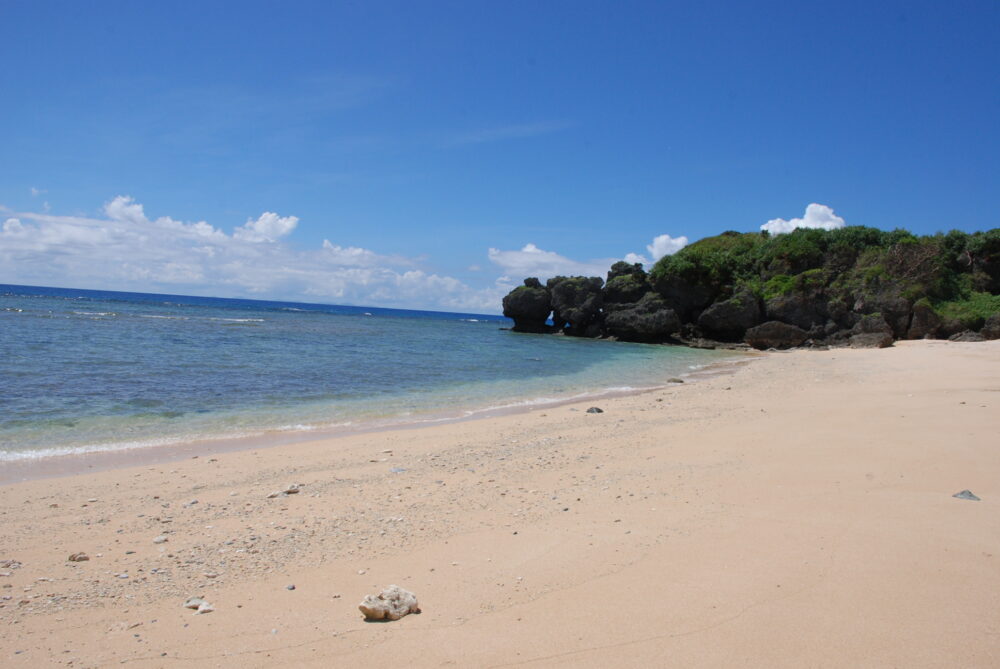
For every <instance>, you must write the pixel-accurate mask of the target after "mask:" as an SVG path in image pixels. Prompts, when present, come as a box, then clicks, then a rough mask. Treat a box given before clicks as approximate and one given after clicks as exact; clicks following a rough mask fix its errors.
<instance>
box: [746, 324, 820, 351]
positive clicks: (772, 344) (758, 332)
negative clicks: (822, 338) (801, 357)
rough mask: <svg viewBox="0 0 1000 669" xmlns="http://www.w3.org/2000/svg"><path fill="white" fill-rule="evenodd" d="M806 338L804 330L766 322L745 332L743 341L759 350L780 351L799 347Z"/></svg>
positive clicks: (794, 326) (789, 325) (788, 325)
mask: <svg viewBox="0 0 1000 669" xmlns="http://www.w3.org/2000/svg"><path fill="white" fill-rule="evenodd" d="M808 336H809V335H808V333H806V331H805V330H803V329H802V328H800V327H798V326H796V325H791V324H789V323H782V322H781V321H767V322H766V323H761V324H760V325H758V326H756V327H753V328H750V329H749V330H747V333H746V337H745V341H746V343H748V344H750V345H751V346H753V347H754V348H756V349H760V350H764V349H769V348H778V349H782V348H793V347H795V346H801V345H802V344H803V343H804V342H805V340H806V339H807V338H808Z"/></svg>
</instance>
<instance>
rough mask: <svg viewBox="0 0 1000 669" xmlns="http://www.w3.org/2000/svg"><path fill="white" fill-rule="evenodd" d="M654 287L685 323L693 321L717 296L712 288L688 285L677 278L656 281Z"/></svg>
mask: <svg viewBox="0 0 1000 669" xmlns="http://www.w3.org/2000/svg"><path fill="white" fill-rule="evenodd" d="M653 287H654V288H655V290H656V292H657V293H659V295H660V296H661V297H662V298H663V299H664V300H665V301H666V303H667V305H668V306H669V307H670V308H671V309H673V310H674V311H675V312H677V315H678V316H679V317H680V319H681V320H682V321H684V322H690V321H691V320H693V319H694V318H695V317H696V316H697V315H698V314H699V313H700V312H701V311H702V310H704V309H705V308H706V307H707V306H708V305H710V304H711V303H712V302H713V300H714V299H715V295H716V293H715V290H714V289H713V288H711V287H710V286H703V285H699V284H693V283H688V282H687V281H683V280H681V279H679V278H675V277H667V278H661V279H658V280H654V282H653Z"/></svg>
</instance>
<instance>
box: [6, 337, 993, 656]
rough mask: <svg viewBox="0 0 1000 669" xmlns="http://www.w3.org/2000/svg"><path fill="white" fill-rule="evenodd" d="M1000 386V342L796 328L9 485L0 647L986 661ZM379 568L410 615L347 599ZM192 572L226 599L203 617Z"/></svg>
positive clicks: (172, 652)
mask: <svg viewBox="0 0 1000 669" xmlns="http://www.w3.org/2000/svg"><path fill="white" fill-rule="evenodd" d="M998 389H1000V342H985V343H975V344H962V343H948V342H938V341H926V342H925V341H916V342H903V343H897V345H896V346H895V347H893V348H889V349H882V350H853V349H833V350H830V351H825V352H819V351H790V352H784V353H776V354H768V355H765V356H761V357H759V358H757V359H756V361H755V363H754V364H753V365H748V364H744V365H740V366H737V367H735V368H734V369H733V370H732V372H731V373H725V374H718V375H712V374H706V375H705V377H704V378H701V379H700V380H699V382H698V383H691V384H684V385H680V384H678V385H672V386H667V387H664V388H660V389H656V390H653V391H649V392H646V393H641V394H632V395H627V396H622V397H608V398H606V399H602V400H600V406H601V407H602V408H603V409H604V413H602V414H595V415H591V414H586V413H585V410H586V408H587V406H588V405H590V404H593V403H594V401H593V400H587V401H584V402H582V403H581V402H576V403H572V402H571V403H566V404H562V405H558V406H547V407H545V408H544V409H538V410H533V411H520V412H513V413H509V414H504V415H498V416H488V417H481V418H477V419H475V420H467V421H457V422H450V423H447V424H433V425H428V426H426V427H421V428H419V429H415V428H413V427H406V428H400V429H394V430H389V431H386V430H382V431H376V432H371V433H359V434H351V435H344V436H341V437H337V438H336V440H335V442H336V447H335V448H323V447H322V444H324V443H329V442H330V441H331V440H325V441H319V442H315V441H309V442H300V443H292V444H286V445H283V446H281V447H277V448H259V449H256V450H244V451H239V452H230V453H222V454H219V455H217V456H212V457H204V456H202V457H199V458H197V459H191V458H190V457H188V458H186V459H184V460H179V461H172V462H169V463H161V464H158V465H143V466H132V467H127V468H120V469H116V470H113V471H103V472H95V473H86V474H78V475H74V476H67V477H65V478H62V479H59V481H58V482H57V484H56V485H53V481H52V480H51V479H38V480H32V481H28V482H25V483H13V484H11V485H6V486H2V487H0V512H2V514H3V520H4V522H3V525H2V527H3V530H2V531H0V545H2V546H3V547H4V548H3V550H4V554H2V555H0V560H17V561H19V562H20V563H21V565H20V567H19V568H16V569H5V570H4V571H5V572H6V573H9V574H10V575H8V576H0V583H2V584H3V585H10V586H11V587H10V588H5V589H4V590H3V594H5V595H7V596H10V597H11V599H9V600H4V601H3V602H2V604H3V608H0V619H2V620H3V622H4V623H6V624H7V630H8V633H7V634H6V635H5V636H4V639H3V640H2V641H0V657H3V658H4V663H5V665H6V666H12V667H18V666H39V665H40V664H41V665H43V666H48V665H55V664H69V661H70V660H72V661H73V662H72V665H71V666H75V667H79V666H106V665H110V664H118V663H121V662H127V663H128V664H129V665H130V666H140V667H159V666H171V665H173V664H175V663H176V662H177V661H178V660H180V661H183V662H184V663H185V665H190V666H216V665H218V664H219V663H222V664H226V663H234V662H240V663H241V664H242V665H245V666H248V667H257V666H260V667H265V666H276V665H279V664H284V665H288V664H291V665H293V666H317V667H319V666H329V665H330V664H331V663H332V664H349V665H360V664H368V663H375V662H380V663H381V662H389V661H398V660H399V658H406V661H407V663H408V664H409V665H410V666H440V665H441V664H444V663H452V664H455V665H458V666H525V667H543V666H583V667H603V666H609V665H610V666H615V665H621V664H631V665H636V664H639V663H648V664H652V665H653V666H660V665H662V664H663V662H664V661H665V658H668V660H667V661H668V663H670V664H674V665H676V666H725V665H732V664H745V665H750V666H772V667H773V666H789V667H792V666H893V665H895V666H926V667H931V666H941V665H942V664H945V663H949V664H963V665H966V666H990V665H993V664H995V663H996V661H997V659H998V658H1000V634H998V632H1000V630H998V629H997V628H996V623H995V616H993V615H992V612H994V611H995V610H996V609H997V606H998V604H1000V594H997V593H1000V569H997V563H996V560H998V559H1000V540H998V539H997V537H998V536H1000V525H998V521H997V518H998V517H1000V516H998V515H997V513H996V508H997V503H998V502H997V500H1000V487H998V485H997V483H996V482H997V481H998V480H1000V462H998V461H997V459H996V458H995V456H994V453H993V450H994V448H993V445H994V444H995V443H996V438H997V436H998V434H1000V419H998V418H997V415H998V412H997V411H996V409H997V399H996V391H997V390H998ZM290 483H301V484H303V486H302V489H301V492H300V493H299V494H296V495H290V496H287V497H277V498H273V499H269V498H268V497H267V496H268V494H269V493H271V492H272V491H276V490H280V489H282V488H283V487H284V486H285V485H287V484H290ZM963 489H969V490H971V491H973V492H974V493H975V494H977V495H978V496H979V497H981V501H977V502H973V501H965V500H960V499H955V498H953V497H952V495H953V494H954V493H957V492H959V491H960V490H963ZM91 500H94V501H91ZM158 535H159V536H165V537H167V539H168V540H167V541H166V542H164V543H161V544H154V543H153V538H154V537H157V536H158ZM79 551H83V552H86V553H87V554H88V555H89V556H90V558H91V559H90V560H89V561H87V562H80V563H75V562H67V561H66V557H67V556H68V555H69V554H70V553H74V552H79ZM122 575H126V576H125V577H124V578H122ZM390 583H397V584H398V585H401V586H403V587H405V588H408V589H410V590H413V591H414V592H415V593H416V594H417V596H418V598H419V599H420V602H421V606H422V608H423V610H424V613H423V614H422V615H420V616H410V617H407V618H404V619H403V620H401V621H398V622H395V623H391V624H388V625H378V624H366V623H364V622H362V620H361V617H360V614H359V613H358V611H357V608H356V607H357V602H358V601H360V599H361V598H362V596H363V595H365V594H368V593H370V592H377V591H378V590H380V589H381V588H383V587H385V586H387V585H388V584H390ZM292 584H294V585H295V586H296V589H295V590H289V589H288V588H287V587H286V586H288V585H292ZM192 595H202V596H204V597H205V598H206V599H208V600H209V601H211V602H212V604H213V605H214V606H215V609H216V610H215V612H213V613H211V614H207V615H192V613H191V612H190V611H189V610H187V609H184V608H183V607H182V606H181V604H182V603H183V601H184V600H185V599H186V598H187V597H190V596H192ZM21 602H24V603H21ZM68 620H71V621H72V624H69V625H67V624H66V621H68Z"/></svg>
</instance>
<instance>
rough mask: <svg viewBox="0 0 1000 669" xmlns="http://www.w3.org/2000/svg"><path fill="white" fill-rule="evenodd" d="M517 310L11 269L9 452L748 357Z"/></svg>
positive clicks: (335, 413)
mask: <svg viewBox="0 0 1000 669" xmlns="http://www.w3.org/2000/svg"><path fill="white" fill-rule="evenodd" d="M510 325H511V322H510V321H509V320H507V319H506V318H503V317H501V316H489V315H481V314H459V313H444V312H427V311H409V310H403V309H382V308H375V307H353V306H334V305H322V304H305V303H296V302H271V301H258V300H244V299H225V298H209V297H191V296H181V295H154V294H145V293H124V292H112V291H95V290H77V289H66V288H43V287H32V286H15V285H3V284H0V463H3V462H13V461H24V460H27V459H38V458H45V457H51V456H59V455H69V454H76V453H87V452H95V451H109V450H121V449H132V448H149V447H155V446H165V445H174V444H181V443H188V442H194V441H202V440H214V439H233V438H241V437H251V436H258V437H259V436H261V435H264V436H266V435H269V434H272V435H275V436H277V435H282V434H283V435H287V434H289V433H301V432H308V433H316V434H317V435H319V434H324V433H333V432H337V431H338V430H353V429H361V428H368V427H378V426H392V425H401V424H410V423H421V422H431V421H440V420H451V419H455V418H463V417H468V416H474V415H476V414H479V413H488V412H491V411H497V410H502V409H505V408H517V407H530V406H542V405H545V404H548V403H555V402H560V401H566V400H569V399H573V398H580V399H582V398H586V397H594V398H598V397H600V396H602V395H605V394H608V393H616V392H629V391H635V390H641V389H648V388H655V387H659V386H662V385H664V384H665V382H666V380H667V379H668V378H670V377H674V376H680V375H683V374H687V373H690V372H692V371H695V370H697V369H700V368H702V367H704V366H706V365H710V364H712V363H717V362H721V361H723V360H727V359H732V358H733V357H734V354H733V353H731V352H722V351H704V350H694V349H688V348H684V347H675V346H655V345H643V344H625V343H617V342H607V341H595V340H586V339H574V338H570V337H555V336H547V335H526V334H518V333H514V332H510V331H509V330H507V329H505V328H508V327H509V326H510Z"/></svg>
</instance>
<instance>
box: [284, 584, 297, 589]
mask: <svg viewBox="0 0 1000 669" xmlns="http://www.w3.org/2000/svg"><path fill="white" fill-rule="evenodd" d="M294 589H295V586H294V585H286V586H285V590H294Z"/></svg>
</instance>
